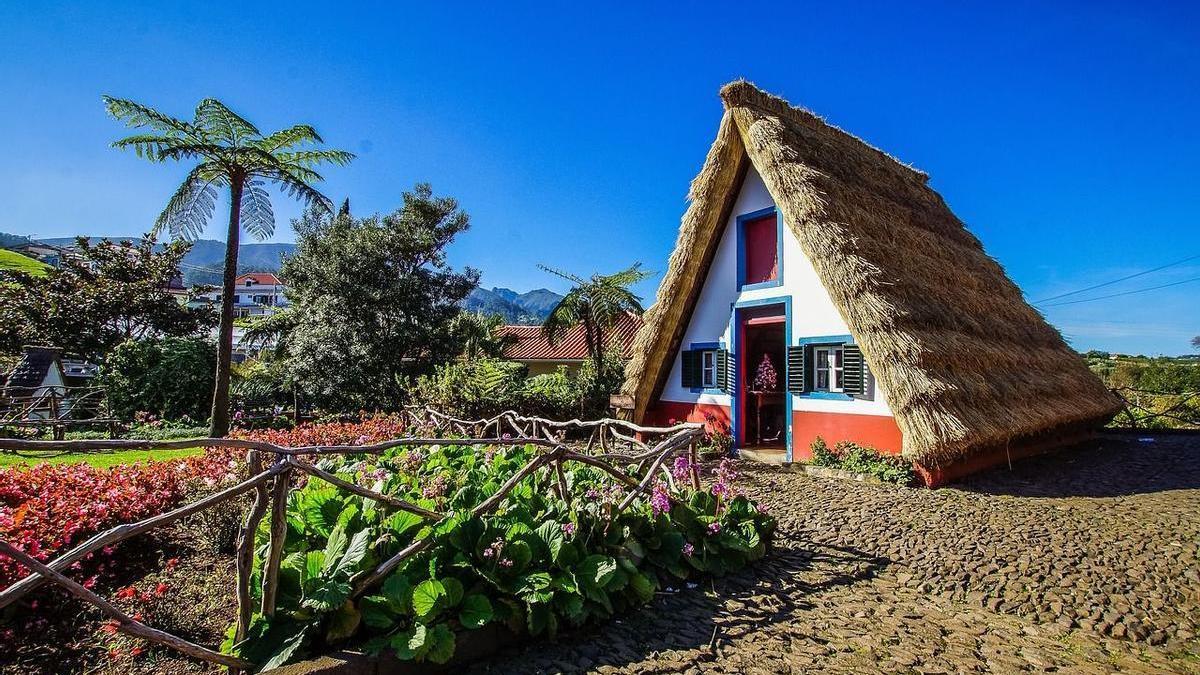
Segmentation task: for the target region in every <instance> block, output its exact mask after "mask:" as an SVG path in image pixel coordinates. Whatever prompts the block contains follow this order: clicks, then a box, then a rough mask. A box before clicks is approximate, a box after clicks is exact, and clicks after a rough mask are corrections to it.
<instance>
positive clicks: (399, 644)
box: [391, 623, 429, 661]
mask: <svg viewBox="0 0 1200 675" xmlns="http://www.w3.org/2000/svg"><path fill="white" fill-rule="evenodd" d="M428 641H429V628H428V627H427V626H426V625H425V624H423V623H418V624H416V625H415V626H413V627H412V628H410V629H408V630H405V631H400V632H399V633H396V634H395V635H394V636H393V637H392V642H391V646H392V649H393V650H394V651H395V652H396V658H398V659H400V660H402V661H413V660H415V659H420V658H422V657H424V656H425V652H427V651H429V647H428V644H427V643H428Z"/></svg>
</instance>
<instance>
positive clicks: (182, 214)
mask: <svg viewBox="0 0 1200 675" xmlns="http://www.w3.org/2000/svg"><path fill="white" fill-rule="evenodd" d="M104 107H105V109H107V110H108V114H109V115H111V116H112V117H113V118H115V119H118V120H121V121H122V122H125V124H126V125H127V126H129V127H135V128H140V129H146V130H147V132H146V133H139V134H135V135H133V136H129V137H127V138H123V139H121V140H119V141H115V142H114V143H113V147H115V148H122V149H131V150H133V151H134V152H136V153H137V155H138V157H143V158H145V159H147V160H148V161H151V162H166V161H190V160H199V162H200V163H199V164H197V165H196V166H195V167H194V168H192V170H191V171H190V172H189V173H188V175H187V177H186V178H185V179H184V181H183V184H181V185H180V186H179V188H178V189H177V190H176V191H175V194H174V195H172V196H171V199H170V201H168V202H167V206H166V208H164V209H163V212H162V213H161V214H160V215H159V216H158V220H157V221H156V222H155V224H154V228H155V231H159V230H161V229H163V228H164V227H165V228H166V229H167V230H168V231H169V232H170V233H171V236H172V237H173V238H175V239H187V240H194V239H196V238H197V237H199V236H200V235H201V233H203V231H204V228H205V227H206V226H207V225H208V221H209V220H211V219H212V217H213V213H214V212H215V210H216V206H217V196H218V193H219V192H220V191H221V190H223V189H225V188H228V189H229V193H228V194H229V203H230V204H231V205H232V208H230V209H229V229H228V232H227V235H226V238H225V274H224V277H223V278H222V285H221V313H220V327H219V329H218V339H217V369H216V378H215V382H216V386H215V387H214V389H213V396H212V415H211V419H210V424H211V429H210V434H211V435H212V436H224V435H225V434H226V433H227V432H228V431H229V378H230V366H231V364H232V354H233V333H232V331H233V295H234V281H235V279H236V276H237V262H238V242H239V240H240V236H241V231H242V229H243V228H244V229H245V230H246V232H248V233H250V235H251V236H253V237H255V238H256V239H259V240H262V239H266V238H268V237H270V236H271V234H272V233H273V232H274V231H275V212H274V211H273V210H272V208H271V199H270V196H269V195H268V193H267V190H266V187H265V183H266V182H267V181H269V182H272V183H274V184H276V185H278V186H279V187H280V188H281V189H282V190H283V191H284V192H286V193H287V194H288V195H290V196H292V197H294V198H296V199H299V200H300V201H302V202H304V203H305V204H307V205H308V206H309V208H313V209H319V210H321V211H325V212H331V211H332V210H333V204H332V203H331V202H330V201H329V198H328V197H326V196H325V195H323V194H321V193H320V192H318V191H317V189H316V188H314V187H313V184H315V183H319V182H320V181H321V180H322V177H321V174H319V173H317V171H316V169H315V168H314V167H317V166H320V165H322V164H335V165H338V166H344V165H346V164H349V163H350V160H352V159H354V155H352V154H350V153H348V152H344V151H341V150H326V149H322V148H318V147H314V146H317V145H318V144H320V143H321V142H322V140H321V137H320V136H319V135H317V131H316V129H313V128H312V127H310V126H308V125H306V124H297V125H295V126H292V127H288V128H286V129H282V130H280V131H276V132H275V133H272V134H267V135H265V136H264V135H263V133H262V132H261V131H259V130H258V128H257V127H255V126H254V125H253V124H251V123H250V122H249V121H247V120H246V119H245V118H243V117H242V116H240V115H238V114H237V113H235V112H233V111H232V110H230V109H229V108H228V107H227V106H226V105H225V104H224V103H221V102H220V101H218V100H216V99H213V98H206V99H204V100H203V101H200V104H199V105H197V106H196V114H195V116H194V118H193V119H192V121H191V122H187V121H184V120H179V119H175V118H174V117H171V116H170V115H166V114H164V113H161V112H159V111H157V110H155V109H153V108H150V107H148V106H144V105H142V104H140V103H135V102H133V101H129V100H126V99H119V98H114V97H112V96H105V97H104Z"/></svg>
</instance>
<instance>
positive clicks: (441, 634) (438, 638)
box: [426, 623, 454, 663]
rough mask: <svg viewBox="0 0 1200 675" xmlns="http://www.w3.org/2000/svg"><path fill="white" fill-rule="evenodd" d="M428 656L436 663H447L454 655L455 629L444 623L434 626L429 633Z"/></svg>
mask: <svg viewBox="0 0 1200 675" xmlns="http://www.w3.org/2000/svg"><path fill="white" fill-rule="evenodd" d="M426 652H427V653H426V656H427V657H428V658H429V660H430V661H433V662H434V663H446V662H447V661H449V660H450V658H451V657H452V656H454V631H452V630H450V627H449V626H447V625H446V624H444V623H439V624H438V625H436V626H434V627H433V630H432V631H430V634H429V648H428V649H427V650H426Z"/></svg>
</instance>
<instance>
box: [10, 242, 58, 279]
mask: <svg viewBox="0 0 1200 675" xmlns="http://www.w3.org/2000/svg"><path fill="white" fill-rule="evenodd" d="M48 269H50V266H49V265H47V264H46V263H44V262H41V261H39V260H34V259H33V258H30V257H28V256H23V255H21V254H20V253H17V252H16V251H10V250H8V249H5V248H0V272H3V271H5V270H14V271H17V272H25V273H26V274H29V275H30V276H35V277H44V276H46V270H48Z"/></svg>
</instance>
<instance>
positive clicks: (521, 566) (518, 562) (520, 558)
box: [503, 541, 533, 573]
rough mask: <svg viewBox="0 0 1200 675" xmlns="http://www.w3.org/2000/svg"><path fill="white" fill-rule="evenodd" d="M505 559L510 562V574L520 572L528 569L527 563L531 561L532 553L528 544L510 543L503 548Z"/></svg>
mask: <svg viewBox="0 0 1200 675" xmlns="http://www.w3.org/2000/svg"><path fill="white" fill-rule="evenodd" d="M503 555H504V557H505V558H508V559H509V560H511V561H512V567H511V568H509V571H511V572H514V573H516V572H522V571H524V570H525V568H526V567H529V561H530V560H532V559H533V551H531V550H530V549H529V544H526V543H525V542H523V541H514V542H510V543H509V544H508V545H507V546H505V547H504V553H503Z"/></svg>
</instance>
